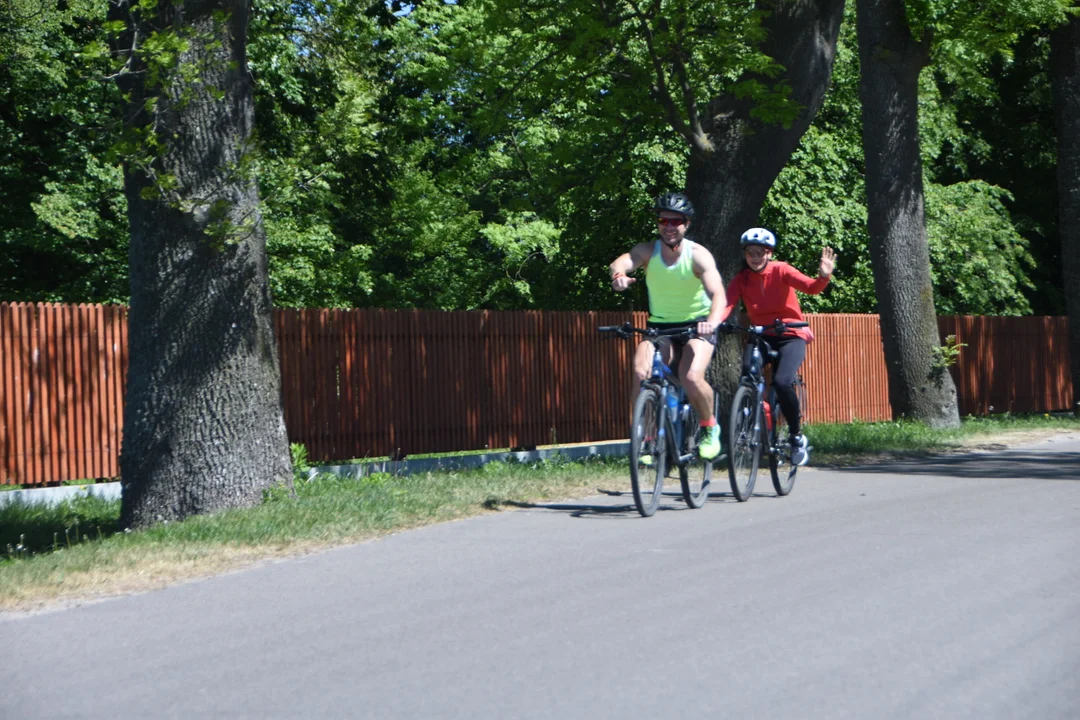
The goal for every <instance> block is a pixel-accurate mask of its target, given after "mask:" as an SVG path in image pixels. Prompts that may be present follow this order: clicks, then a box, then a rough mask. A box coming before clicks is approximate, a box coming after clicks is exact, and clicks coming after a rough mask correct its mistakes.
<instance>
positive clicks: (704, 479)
mask: <svg viewBox="0 0 1080 720" xmlns="http://www.w3.org/2000/svg"><path fill="white" fill-rule="evenodd" d="M719 402H720V397H719V395H717V394H716V393H713V415H714V416H715V415H716V412H717V410H718V409H719V407H718V403H719ZM697 431H698V416H697V413H696V412H694V409H693V407H691V408H690V412H689V413H687V415H686V419H685V420H684V421H683V438H684V439H683V447H684V452H686V453H694V456H693V457H692V458H691V459H690V460H689V462H687V463H685V464H683V465H682V466H680V467H679V482H681V483H682V494H683V500H685V501H686V504H687V505H689V506H690V507H692V508H699V507H701V506H702V505H704V504H705V501H706V500H708V499H709V484H710V483H711V482H712V472H713V462H714V461H713V460H705V459H703V458H702V457H701V456H700V455H698V454H697V441H696V439H695V438H696V435H695V433H697Z"/></svg>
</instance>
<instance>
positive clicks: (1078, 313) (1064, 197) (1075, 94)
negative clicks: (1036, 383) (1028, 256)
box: [1050, 17, 1080, 415]
mask: <svg viewBox="0 0 1080 720" xmlns="http://www.w3.org/2000/svg"><path fill="white" fill-rule="evenodd" d="M1050 68H1051V69H1050V72H1051V75H1052V82H1053V86H1054V118H1055V120H1056V121H1057V132H1058V157H1057V177H1058V227H1059V232H1060V233H1061V260H1062V263H1061V274H1062V276H1063V279H1064V280H1065V310H1066V312H1067V313H1068V315H1069V358H1070V368H1071V370H1072V386H1073V397H1072V403H1073V404H1072V409H1073V412H1075V413H1077V414H1078V415H1080V19H1078V18H1075V17H1074V18H1072V19H1071V20H1070V21H1069V22H1068V23H1067V24H1065V25H1062V26H1061V27H1060V28H1058V29H1057V30H1055V31H1054V32H1053V34H1052V35H1051V37H1050Z"/></svg>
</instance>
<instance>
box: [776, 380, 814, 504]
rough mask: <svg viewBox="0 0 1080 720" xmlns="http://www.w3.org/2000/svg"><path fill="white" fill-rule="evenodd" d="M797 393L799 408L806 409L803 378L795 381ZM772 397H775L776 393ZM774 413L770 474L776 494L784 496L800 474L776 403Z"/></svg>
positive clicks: (786, 426) (784, 420)
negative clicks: (793, 459) (774, 429)
mask: <svg viewBox="0 0 1080 720" xmlns="http://www.w3.org/2000/svg"><path fill="white" fill-rule="evenodd" d="M795 392H796V393H797V395H798V398H799V407H800V408H804V407H806V385H804V384H803V381H802V377H798V378H796V380H795ZM772 395H773V396H774V397H775V396H776V393H775V392H774V393H772ZM772 413H773V425H774V426H775V427H776V432H774V433H773V434H772V438H771V440H772V442H771V443H770V452H769V474H770V475H772V484H773V489H774V490H776V494H777V495H780V496H784V495H787V494H788V493H790V492H791V490H792V489H793V488H794V487H795V475H796V473H798V472H799V466H798V465H795V464H794V463H792V462H791V444H790V443H789V442H788V424H787V419H786V418H785V417H784V414H783V413H782V412H780V408H779V406H778V405H777V403H775V402H774V403H773V410H772Z"/></svg>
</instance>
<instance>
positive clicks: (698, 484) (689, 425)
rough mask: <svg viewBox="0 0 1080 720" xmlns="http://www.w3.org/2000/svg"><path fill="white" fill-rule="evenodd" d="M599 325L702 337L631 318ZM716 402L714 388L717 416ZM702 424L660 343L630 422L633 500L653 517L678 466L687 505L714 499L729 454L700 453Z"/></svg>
mask: <svg viewBox="0 0 1080 720" xmlns="http://www.w3.org/2000/svg"><path fill="white" fill-rule="evenodd" d="M597 330H599V331H600V332H601V333H612V334H614V335H617V336H618V337H621V338H630V337H633V336H634V334H635V333H636V334H638V335H643V336H645V337H647V338H650V339H653V340H655V339H657V338H660V337H670V338H673V339H674V338H680V337H681V338H686V339H690V338H695V337H697V331H696V330H695V329H694V328H692V327H691V328H679V329H674V330H657V329H655V328H636V327H633V326H631V325H630V323H626V324H624V325H610V326H604V327H600V328H597ZM717 401H718V398H717V396H716V394H715V393H714V394H713V403H714V415H715V413H716V402H717ZM697 429H698V416H697V413H696V412H695V411H694V408H693V406H692V405H690V403H689V401H688V400H687V397H686V390H685V389H684V388H683V386H682V384H681V383H680V382H679V378H678V377H677V376H676V374H675V373H674V372H672V370H671V368H670V367H668V366H667V365H666V364H665V363H664V361H663V359H662V358H661V356H660V350H659V348H657V349H656V351H655V352H654V353H653V362H652V373H651V375H650V376H649V377H648V378H646V379H645V380H643V381H642V383H641V390H640V391H639V392H638V395H637V399H636V400H635V401H634V415H633V420H632V421H631V425H630V484H631V487H632V488H633V492H634V505H636V506H637V509H638V512H639V513H641V514H642V516H644V517H649V516H651V515H652V514H653V513H655V512H656V508H657V507H658V506H659V504H660V496H661V495H662V494H663V492H664V480H665V479H666V478H667V477H668V475H669V473H671V472H673V471H674V470H675V469H676V468H677V469H678V473H679V482H680V484H681V485H682V496H683V499H684V500H685V501H686V504H687V505H689V506H690V507H692V508H699V507H701V506H702V505H704V504H705V501H706V500H708V499H709V484H710V483H711V482H712V471H713V463H715V462H717V461H719V460H723V459H724V458H725V456H724V455H720V456H718V457H716V458H713V459H712V460H704V459H702V458H701V457H700V456H699V455H698V453H697V439H696V432H697Z"/></svg>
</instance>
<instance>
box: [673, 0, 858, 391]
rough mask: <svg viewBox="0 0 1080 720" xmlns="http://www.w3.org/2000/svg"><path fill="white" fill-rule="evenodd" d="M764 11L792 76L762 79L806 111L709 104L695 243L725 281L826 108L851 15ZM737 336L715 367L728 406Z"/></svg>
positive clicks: (696, 154) (696, 193)
mask: <svg viewBox="0 0 1080 720" xmlns="http://www.w3.org/2000/svg"><path fill="white" fill-rule="evenodd" d="M758 5H759V7H760V8H761V9H766V10H769V11H770V12H771V14H770V15H769V17H768V18H767V19H766V20H765V22H764V26H765V28H766V30H767V31H768V36H767V39H766V41H765V42H764V44H763V46H762V50H763V51H764V52H765V53H766V54H767V55H769V56H770V57H772V58H774V59H775V60H776V61H777V63H779V64H780V65H782V66H783V67H784V68H785V72H784V73H783V74H782V75H781V76H780V77H778V78H775V79H767V78H761V77H756V76H755V78H756V79H758V80H760V81H762V82H764V83H766V84H774V83H787V84H789V85H790V87H791V99H792V100H794V101H795V102H797V103H798V104H799V105H801V106H802V108H803V109H802V112H800V113H799V115H798V117H797V118H796V119H795V121H794V122H793V123H792V124H791V125H790V126H789V127H784V126H781V125H776V124H766V123H764V122H762V121H760V120H758V119H755V118H753V117H751V111H752V110H753V109H754V103H753V100H751V99H738V98H735V97H733V96H724V97H719V98H716V99H714V100H713V101H712V102H711V103H710V104H709V109H708V113H707V117H706V118H705V120H704V123H703V124H704V127H705V131H706V133H707V135H708V138H709V140H710V141H711V145H712V149H711V150H708V151H703V150H701V149H700V148H696V147H692V150H691V155H690V166H689V169H688V172H687V193H688V194H689V196H690V198H691V200H693V202H694V204H695V206H696V207H697V208H698V213H697V215H698V219H697V220H696V221H695V224H694V227H693V233H692V234H693V237H694V238H695V239H696V240H697V241H698V242H701V243H702V244H704V245H706V246H707V247H709V249H710V250H712V252H713V254H714V256H715V257H716V262H717V265H718V267H719V269H720V274H721V276H722V277H723V279H724V282H725V283H727V282H729V281H730V280H731V278H732V277H733V276H734V275H735V273H736V272H738V270H740V269H741V268H742V266H743V262H742V252H741V251H740V248H739V237H740V236H741V235H742V233H743V232H744V231H745V230H747V229H748V228H751V227H754V226H756V225H758V224H760V219H759V215H760V212H761V206H762V205H763V204H764V202H765V197H766V196H767V195H768V192H769V188H771V187H772V184H773V182H774V181H775V180H776V178H777V176H778V175H779V174H780V171H781V170H783V169H784V166H785V165H786V164H787V162H788V160H789V159H790V158H791V155H792V153H794V152H795V149H796V148H797V147H798V145H799V140H800V139H801V138H802V136H803V134H804V133H805V132H806V130H807V129H808V128H809V127H810V123H811V122H813V120H814V117H815V116H816V115H817V112H818V110H820V109H821V105H822V103H823V102H824V100H825V93H826V91H827V90H828V87H829V80H830V78H831V77H832V66H833V60H834V58H835V56H836V41H837V38H838V37H839V35H840V23H841V21H842V20H843V16H844V0H813V1H806V0H802V1H799V0H780V1H777V2H770V1H769V0H761V1H760V2H759V3H758ZM744 79H745V78H744ZM782 241H783V240H782V239H781V243H782ZM782 253H783V245H782V244H781V247H780V254H782ZM732 338H733V339H729V340H726V341H723V342H721V343H720V345H719V347H717V351H716V359H715V360H714V363H713V382H714V383H715V384H716V385H717V386H718V388H719V389H720V391H721V395H722V396H723V397H724V398H726V399H727V400H730V397H731V395H733V394H734V392H733V388H734V384H735V383H736V382H737V380H738V371H739V366H740V362H741V354H740V351H739V347H740V343H739V340H738V339H737V336H732Z"/></svg>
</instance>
